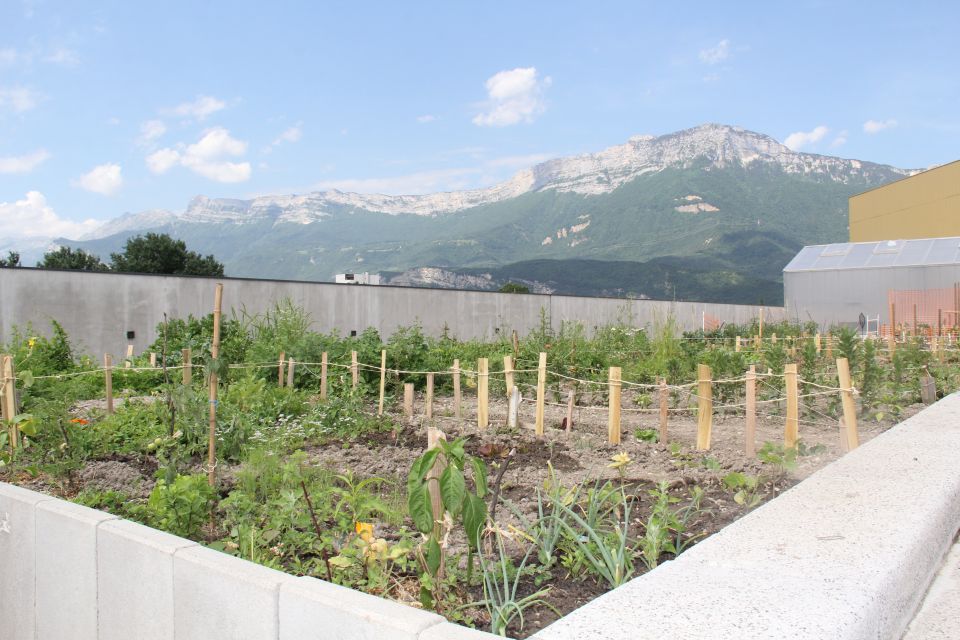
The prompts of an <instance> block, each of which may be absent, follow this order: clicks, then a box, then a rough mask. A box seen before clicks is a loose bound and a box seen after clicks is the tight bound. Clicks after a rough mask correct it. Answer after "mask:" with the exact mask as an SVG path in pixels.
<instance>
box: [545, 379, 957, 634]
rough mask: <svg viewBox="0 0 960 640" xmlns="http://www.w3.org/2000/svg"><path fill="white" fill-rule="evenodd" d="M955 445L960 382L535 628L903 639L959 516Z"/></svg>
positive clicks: (575, 631)
mask: <svg viewBox="0 0 960 640" xmlns="http://www.w3.org/2000/svg"><path fill="white" fill-rule="evenodd" d="M958 450H960V394H954V395H951V396H949V397H947V398H945V399H943V400H941V401H940V402H938V403H937V404H935V405H933V406H932V407H930V408H928V409H926V410H925V411H923V412H921V413H919V414H917V415H915V416H914V417H912V418H910V419H908V420H906V421H904V422H902V423H900V424H899V425H897V426H896V427H894V428H893V429H891V430H890V431H887V432H886V433H883V434H881V435H879V436H877V437H876V438H874V439H873V440H871V441H869V442H867V443H866V444H865V445H863V446H861V447H859V448H858V449H856V450H854V451H853V452H851V453H849V454H847V455H846V456H844V457H843V458H841V459H839V460H837V461H836V462H833V463H832V464H830V465H828V466H826V467H824V468H823V469H821V470H819V471H818V472H816V473H815V474H814V475H812V476H811V477H810V478H808V479H806V480H804V481H803V482H801V483H800V484H798V485H796V486H795V487H793V488H792V489H790V490H789V491H787V492H785V493H784V494H783V495H781V496H779V497H778V498H776V499H775V500H772V501H770V502H768V503H766V504H765V505H763V506H762V507H760V508H758V509H757V510H756V511H753V512H752V513H750V514H748V515H746V516H744V517H743V518H741V519H740V520H738V521H736V522H734V523H733V524H731V525H730V526H728V527H726V528H724V529H722V530H721V531H720V532H719V533H717V534H715V535H713V536H711V537H710V538H708V539H706V540H704V541H703V542H701V543H699V544H697V545H696V546H695V547H693V548H692V549H690V550H689V551H687V552H686V553H684V554H683V555H681V556H680V557H679V558H678V559H676V560H673V561H671V562H667V563H664V564H662V565H660V566H659V567H657V568H656V569H654V570H653V571H651V572H650V573H647V574H645V575H643V576H640V577H639V578H636V579H634V580H632V581H630V582H628V583H627V584H625V585H624V586H622V587H620V588H619V589H615V590H614V591H611V592H609V593H606V594H604V595H602V596H600V597H599V598H597V599H595V600H593V601H592V602H590V603H588V604H586V605H585V606H583V607H581V608H580V609H578V610H576V611H574V612H573V613H571V614H570V615H568V616H566V617H564V618H562V619H560V620H558V621H557V622H555V623H553V624H551V625H550V626H548V627H546V628H545V629H543V630H542V631H540V632H539V633H537V634H535V635H534V636H533V637H534V638H537V639H539V640H580V639H582V638H594V639H603V638H610V639H613V638H631V639H645V638H649V639H651V640H660V639H662V638H700V639H716V640H721V639H726V638H738V639H742V640H748V639H754V638H755V639H757V640H760V639H767V638H796V639H797V640H800V639H805V640H806V639H813V638H823V639H825V640H826V639H840V640H847V639H849V640H853V639H864V640H866V639H872V640H876V639H890V640H894V639H899V638H900V637H901V636H902V634H903V632H904V630H905V629H906V628H907V625H908V624H909V623H910V621H911V619H912V618H913V617H914V613H915V612H916V610H917V608H918V605H919V603H920V601H921V599H922V598H923V597H924V594H925V592H926V590H927V587H928V585H930V583H931V581H932V578H933V576H934V575H935V574H936V572H937V571H938V569H939V568H940V567H941V565H942V563H943V560H944V557H945V555H946V553H947V551H948V550H949V548H950V546H951V544H952V543H953V541H954V539H955V537H956V535H957V530H958V529H960V465H958V464H957V453H956V452H957V451H958ZM953 607H954V611H953V615H957V613H958V610H960V605H958V603H953ZM930 637H933V636H930ZM937 637H946V636H937Z"/></svg>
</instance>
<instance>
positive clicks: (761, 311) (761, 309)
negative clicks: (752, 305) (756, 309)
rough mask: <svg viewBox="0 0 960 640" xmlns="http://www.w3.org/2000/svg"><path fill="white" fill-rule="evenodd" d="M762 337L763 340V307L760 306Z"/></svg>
mask: <svg viewBox="0 0 960 640" xmlns="http://www.w3.org/2000/svg"><path fill="white" fill-rule="evenodd" d="M759 336H760V339H761V340H763V307H760V333H759Z"/></svg>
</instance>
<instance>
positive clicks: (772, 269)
mask: <svg viewBox="0 0 960 640" xmlns="http://www.w3.org/2000/svg"><path fill="white" fill-rule="evenodd" d="M912 173H914V172H913V171H910V170H906V169H899V168H896V167H892V166H889V165H882V164H876V163H872V162H865V161H860V160H849V159H842V158H837V157H831V156H823V155H817V154H810V153H799V152H795V151H792V150H791V149H789V148H787V147H786V146H784V145H782V144H781V143H779V142H777V141H776V140H774V139H773V138H771V137H770V136H767V135H763V134H760V133H755V132H752V131H748V130H745V129H742V128H739V127H733V126H727V125H719V124H707V125H702V126H698V127H695V128H692V129H686V130H683V131H678V132H676V133H671V134H667V135H662V136H658V137H654V136H636V137H633V138H630V139H629V140H628V141H627V142H626V143H625V144H622V145H617V146H614V147H611V148H609V149H606V150H603V151H601V152H599V153H593V154H585V155H579V156H573V157H565V158H557V159H554V160H549V161H547V162H543V163H541V164H538V165H536V166H534V167H532V168H530V169H526V170H524V171H521V172H519V173H517V174H516V175H515V176H514V177H513V178H511V179H510V180H508V181H506V182H503V183H500V184H497V185H494V186H492V187H489V188H485V189H476V190H470V191H459V192H448V193H433V194H425V195H375V194H357V193H344V192H340V191H335V190H331V191H322V192H315V193H308V194H303V195H277V196H262V197H257V198H253V199H250V200H237V199H224V198H208V197H205V196H198V197H196V198H194V199H193V200H192V201H191V202H190V203H189V205H188V206H187V208H186V209H185V210H184V211H182V212H172V211H166V210H151V211H145V212H142V213H136V214H126V215H123V216H121V217H119V218H116V219H114V220H111V221H109V222H107V223H106V224H104V225H103V226H101V227H100V228H99V229H97V230H96V231H95V232H94V233H92V234H90V235H88V236H86V237H84V238H82V239H81V240H79V241H70V240H62V239H61V240H57V244H66V245H70V246H74V247H80V248H84V249H86V250H88V251H92V252H94V253H97V254H99V255H101V256H103V257H106V255H108V254H109V253H110V252H111V251H117V250H119V249H121V248H122V246H123V244H124V243H125V241H126V239H127V238H129V237H130V236H132V235H136V234H140V233H144V232H147V231H155V232H161V233H169V234H170V235H172V236H174V237H178V238H181V239H183V240H185V241H186V243H187V245H188V246H189V247H190V248H191V249H193V250H195V251H199V252H201V253H205V254H206V253H212V254H214V255H215V256H217V258H218V259H219V260H220V261H222V262H223V263H224V265H225V267H226V272H227V274H228V275H232V276H246V277H264V278H289V279H308V280H321V281H329V280H332V279H333V276H334V274H335V273H338V272H351V271H370V272H382V273H383V274H384V276H385V277H386V278H387V280H388V281H389V282H392V283H396V284H414V285H420V286H466V287H469V288H497V287H499V286H500V285H502V284H503V283H504V282H506V281H510V280H512V281H518V282H524V283H527V284H528V286H531V288H532V289H534V290H540V291H555V292H558V293H577V294H593V295H620V296H633V297H650V298H675V299H701V300H724V301H730V302H745V303H746V302H759V301H763V302H764V303H766V304H774V303H777V302H778V301H779V300H780V299H782V290H781V289H780V288H779V282H780V278H781V270H782V268H783V266H784V265H785V264H786V263H787V262H788V261H789V259H790V258H791V257H793V255H794V254H795V253H796V251H797V250H798V249H799V248H800V247H802V246H803V245H805V244H813V243H822V242H831V241H842V240H844V239H846V237H847V198H848V197H850V196H851V195H853V194H855V193H858V192H860V191H863V190H866V189H869V188H872V187H875V186H878V185H880V184H883V183H885V182H889V181H891V180H896V179H898V178H901V177H903V176H906V175H910V174H912Z"/></svg>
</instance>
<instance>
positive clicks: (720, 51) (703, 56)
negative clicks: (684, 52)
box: [700, 38, 730, 64]
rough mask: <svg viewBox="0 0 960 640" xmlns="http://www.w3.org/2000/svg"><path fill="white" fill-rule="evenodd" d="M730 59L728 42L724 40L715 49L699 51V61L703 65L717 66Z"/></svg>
mask: <svg viewBox="0 0 960 640" xmlns="http://www.w3.org/2000/svg"><path fill="white" fill-rule="evenodd" d="M729 57H730V41H729V40H727V39H726V38H724V39H723V40H721V41H720V42H718V43H717V46H715V47H709V48H707V49H701V50H700V61H701V62H703V63H704V64H719V63H721V62H723V61H724V60H726V59H727V58H729Z"/></svg>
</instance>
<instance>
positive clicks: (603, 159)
mask: <svg viewBox="0 0 960 640" xmlns="http://www.w3.org/2000/svg"><path fill="white" fill-rule="evenodd" d="M702 159H707V160H708V161H709V166H710V167H713V168H726V167H728V166H741V167H746V166H750V165H753V164H755V163H761V164H764V163H765V164H773V165H777V166H779V167H780V168H781V169H782V170H783V171H784V172H785V173H787V174H794V175H798V176H805V177H810V178H813V179H822V180H830V181H833V182H842V183H849V182H850V181H852V180H854V181H855V180H857V179H859V180H862V181H863V182H864V183H870V182H872V181H873V180H876V179H881V180H889V179H893V178H895V177H904V176H907V175H911V174H912V173H914V171H913V170H909V169H900V168H897V167H892V166H890V165H882V164H877V163H872V162H867V161H861V160H853V159H843V158H838V157H833V156H824V155H818V154H811V153H802V152H796V151H792V150H791V149H789V148H788V147H786V146H785V145H783V144H781V143H780V142H778V141H777V140H775V139H774V138H772V137H770V136H768V135H765V134H762V133H757V132H754V131H749V130H747V129H743V128H741V127H734V126H730V125H722V124H703V125H699V126H697V127H693V128H690V129H684V130H682V131H677V132H673V133H668V134H664V135H661V136H651V135H639V136H633V137H631V138H630V139H628V141H627V142H626V143H624V144H620V145H614V146H612V147H608V148H607V149H604V150H602V151H600V152H597V153H588V154H581V155H576V156H566V157H561V158H555V159H552V160H546V161H544V162H541V163H538V164H536V165H534V166H533V167H531V168H529V169H524V170H521V171H519V172H518V173H516V174H515V175H514V176H513V177H512V178H510V179H509V180H506V181H504V182H501V183H498V184H495V185H492V186H490V187H486V188H482V189H472V190H467V191H450V192H438V193H430V194H413V195H385V194H361V193H350V192H343V191H339V190H336V189H332V190H328V191H316V192H311V193H307V194H301V195H298V194H288V195H266V196H258V197H255V198H251V199H236V198H210V197H208V196H203V195H201V196H196V197H194V198H193V199H192V200H191V201H190V203H189V204H188V205H187V208H186V209H185V210H184V211H183V212H182V213H175V212H172V211H168V210H148V211H145V212H142V213H127V214H124V215H122V216H120V217H118V218H115V219H113V220H110V221H107V222H106V223H105V224H104V225H103V226H101V227H99V228H98V229H96V230H94V231H92V232H90V233H88V234H87V235H85V236H83V237H82V238H80V240H97V239H101V238H105V237H107V236H109V235H112V234H115V233H119V232H122V231H128V230H137V229H147V228H151V227H155V226H160V225H162V224H176V223H188V224H189V223H201V224H202V223H214V224H216V223H232V224H248V223H251V222H258V221H266V220H272V221H273V222H274V223H275V224H283V223H291V224H311V223H314V222H320V221H322V220H323V219H325V218H329V217H330V216H331V215H333V213H334V212H335V211H336V210H347V211H350V210H358V209H362V210H364V211H371V212H375V213H386V214H389V215H401V214H411V215H424V216H437V215H440V214H446V213H456V212H459V211H464V210H467V209H471V208H475V207H478V206H483V205H489V204H495V203H498V202H503V201H505V200H509V199H512V198H516V197H518V196H521V195H524V194H526V193H536V192H541V191H545V190H556V191H557V192H560V193H563V192H570V193H577V194H581V195H588V196H591V195H603V194H607V193H610V192H612V191H614V190H616V189H617V188H618V187H620V186H622V185H623V184H625V183H627V182H630V181H632V180H634V179H636V178H637V177H639V176H642V175H644V174H649V173H656V172H660V171H663V170H664V169H666V168H682V169H686V168H690V167H692V166H694V165H695V164H696V163H697V161H698V160H702Z"/></svg>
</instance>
